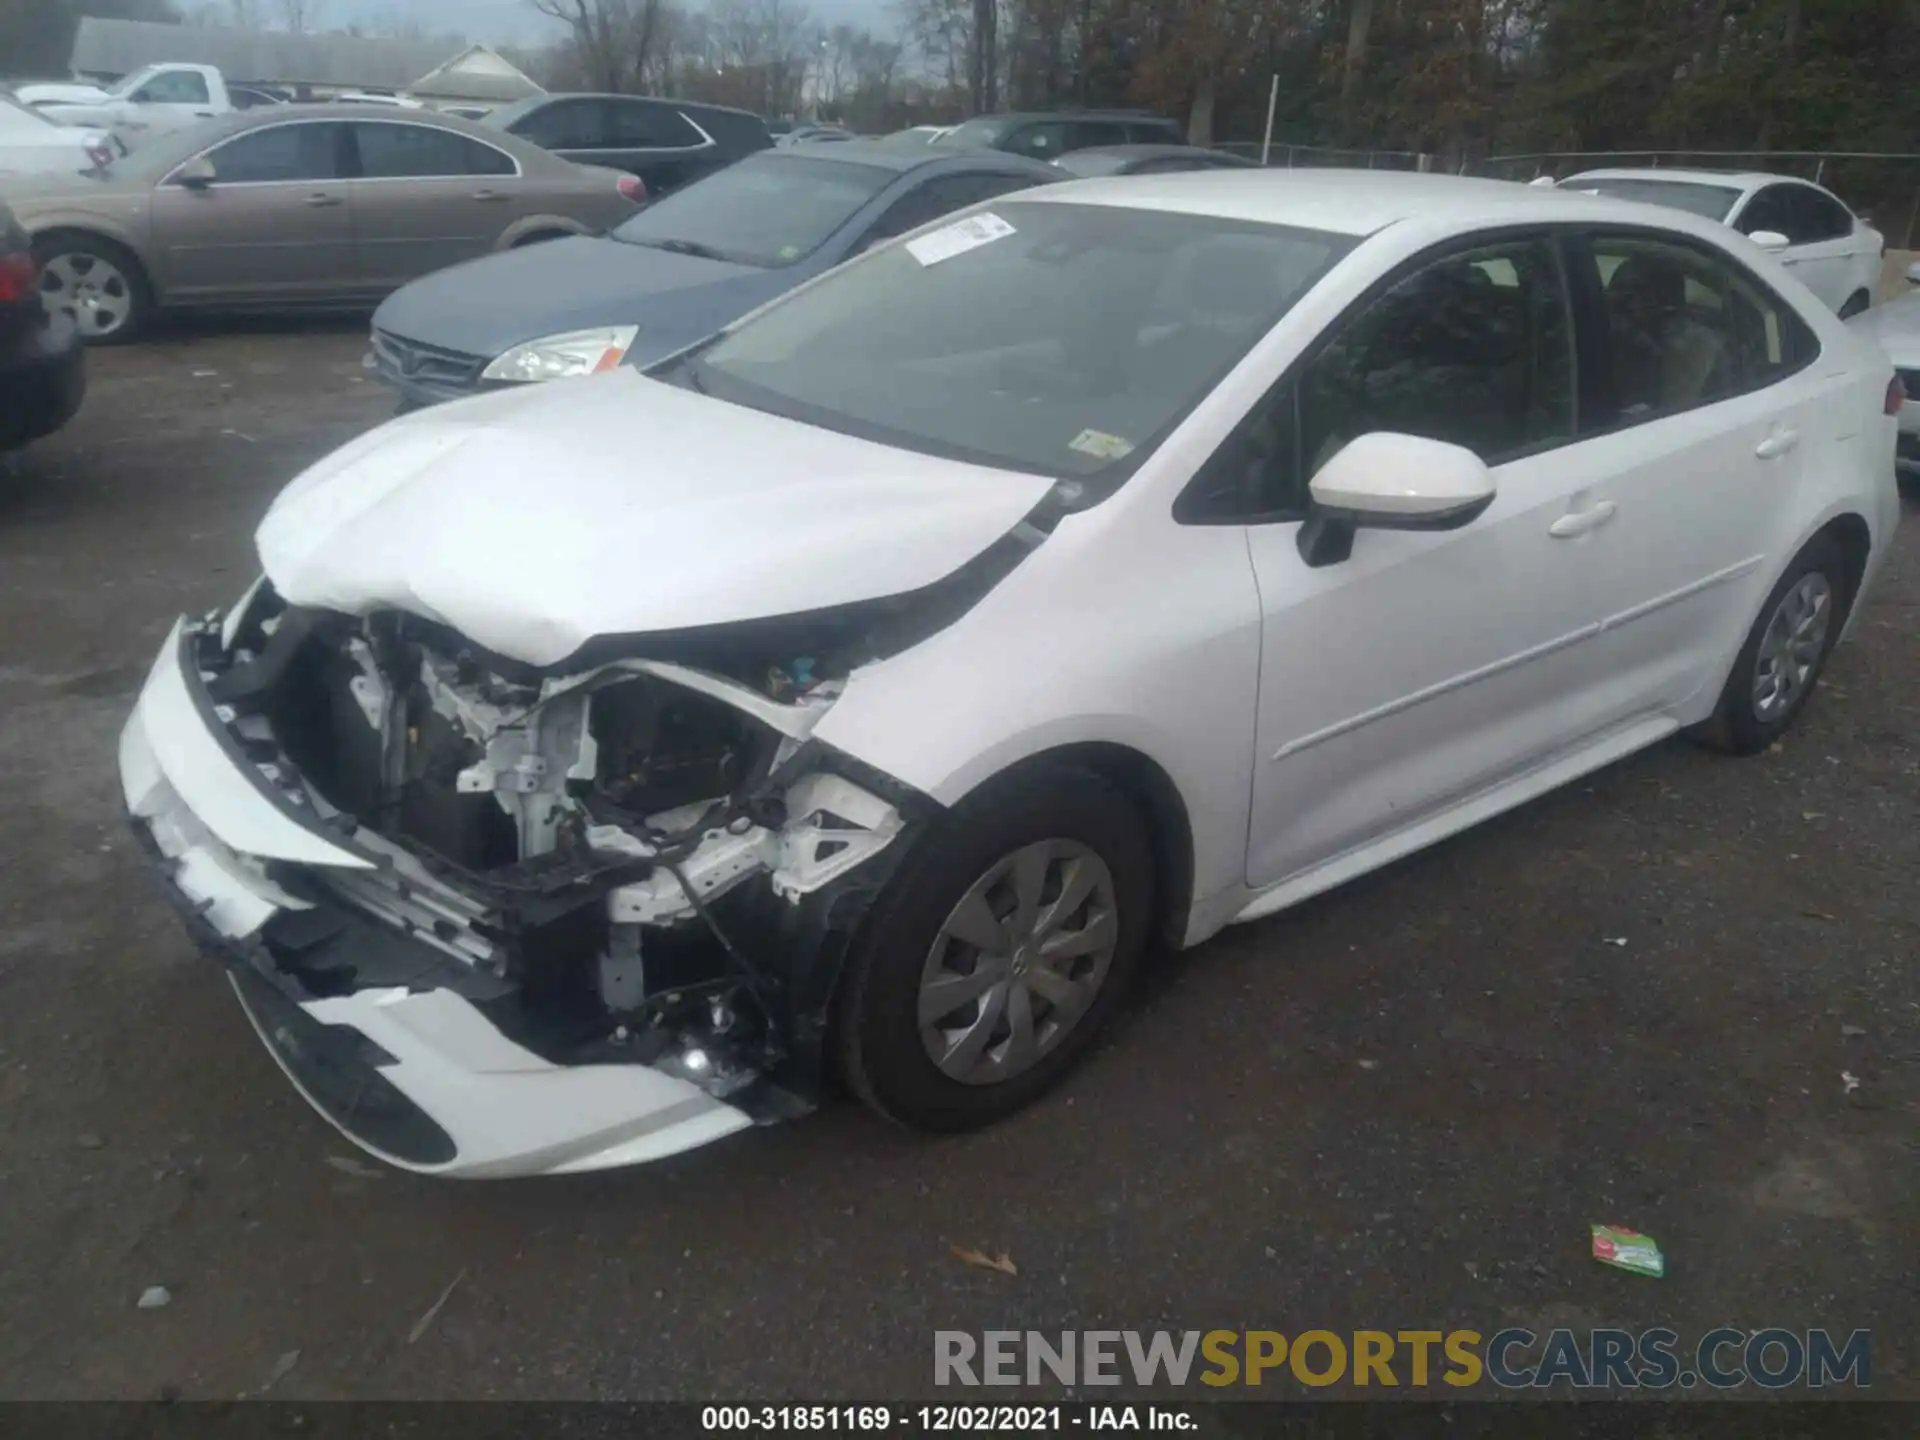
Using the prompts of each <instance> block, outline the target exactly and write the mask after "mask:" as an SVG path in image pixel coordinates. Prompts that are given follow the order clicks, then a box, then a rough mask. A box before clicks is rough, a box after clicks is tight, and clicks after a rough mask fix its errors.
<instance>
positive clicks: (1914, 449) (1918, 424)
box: [1848, 264, 1920, 479]
mask: <svg viewBox="0 0 1920 1440" xmlns="http://www.w3.org/2000/svg"><path fill="white" fill-rule="evenodd" d="M1907 283H1908V285H1910V286H1914V287H1920V264H1914V265H1910V266H1908V267H1907ZM1848 323H1849V324H1851V325H1852V326H1853V328H1854V329H1855V330H1857V331H1859V332H1860V333H1861V334H1863V335H1867V336H1871V337H1872V339H1873V341H1874V343H1875V344H1877V345H1878V346H1879V347H1880V348H1881V350H1883V351H1884V352H1885V353H1886V355H1887V358H1888V359H1890V360H1891V361H1892V362H1893V366H1894V369H1895V370H1896V371H1898V372H1899V375H1900V380H1901V383H1902V384H1903V385H1904V386H1905V387H1906V392H1907V399H1906V403H1905V404H1904V405H1902V406H1901V407H1900V441H1899V448H1898V450H1897V451H1896V453H1895V459H1894V465H1895V466H1896V468H1897V469H1898V470H1899V472H1900V473H1901V474H1902V475H1903V476H1906V477H1908V478H1910V479H1920V288H1915V289H1911V290H1909V291H1908V292H1907V293H1906V294H1905V295H1902V296H1900V297H1899V298H1898V299H1897V300H1889V301H1888V302H1887V303H1886V304H1884V305H1876V306H1874V307H1873V309H1871V310H1869V311H1867V312H1866V313H1865V314H1864V315H1856V316H1855V317H1854V318H1853V319H1852V320H1851V321H1849V322H1848Z"/></svg>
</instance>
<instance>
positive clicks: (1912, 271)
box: [1907, 260, 1920, 285]
mask: <svg viewBox="0 0 1920 1440" xmlns="http://www.w3.org/2000/svg"><path fill="white" fill-rule="evenodd" d="M1907 283H1908V284H1909V285H1920V260H1917V261H1915V262H1914V263H1913V264H1911V265H1909V266H1907Z"/></svg>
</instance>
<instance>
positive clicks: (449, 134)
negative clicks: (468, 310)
mask: <svg viewBox="0 0 1920 1440" xmlns="http://www.w3.org/2000/svg"><path fill="white" fill-rule="evenodd" d="M352 129H353V143H354V146H355V149H356V151H357V154H358V170H357V174H356V176H355V178H354V179H353V180H352V182H351V183H350V185H349V187H348V188H349V190H350V191H351V193H352V197H353V225H354V231H355V234H356V236H357V241H358V249H359V264H358V269H359V276H360V279H361V281H362V283H363V285H364V288H366V289H367V290H369V291H371V292H377V293H385V292H386V291H389V290H397V289H398V288H399V287H400V286H402V285H404V284H406V283H407V282H408V281H409V280H412V279H415V278H416V277H418V276H421V275H425V274H428V273H429V272H431V271H434V270H440V269H444V268H445V267H446V266H448V265H455V264H458V263H459V262H460V261H462V260H471V259H473V258H475V257H476V256H479V255H485V254H486V253H487V252H488V251H490V250H492V249H493V248H494V246H495V245H496V244H497V243H498V241H499V239H500V237H501V235H502V234H504V233H505V231H506V230H507V228H508V227H509V226H510V225H512V224H513V222H514V221H515V220H517V219H519V218H520V217H521V215H522V214H523V213H525V209H526V198H527V195H528V190H527V188H526V187H525V186H524V185H523V184H522V183H521V181H520V175H519V168H520V167H519V166H518V164H517V163H515V161H514V159H513V157H512V156H511V155H509V154H507V153H506V151H504V150H496V149H495V148H494V147H493V146H491V145H487V144H484V143H483V142H481V141H479V140H475V139H473V138H471V137H470V136H466V135H462V134H459V133H458V132H456V131H453V130H443V129H440V128H439V127H437V126H432V125H422V124H415V123H411V122H409V121H405V120H356V121H354V122H353V126H352Z"/></svg>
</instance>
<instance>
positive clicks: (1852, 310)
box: [1840, 290, 1873, 320]
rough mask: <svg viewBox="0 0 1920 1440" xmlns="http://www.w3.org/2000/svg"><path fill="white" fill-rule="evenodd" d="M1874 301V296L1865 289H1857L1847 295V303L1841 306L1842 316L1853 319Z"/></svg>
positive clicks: (1844, 318)
mask: <svg viewBox="0 0 1920 1440" xmlns="http://www.w3.org/2000/svg"><path fill="white" fill-rule="evenodd" d="M1872 303H1873V297H1872V296H1871V295H1869V294H1867V292H1866V291H1864V290H1856V291H1854V292H1853V294H1851V295H1849V296H1848V297H1847V303H1846V304H1844V305H1842V306H1841V307H1840V318H1841V319H1842V320H1851V319H1852V318H1853V317H1854V316H1856V315H1858V314H1859V313H1860V312H1861V311H1863V310H1865V309H1866V308H1867V307H1868V306H1869V305H1871V304H1872Z"/></svg>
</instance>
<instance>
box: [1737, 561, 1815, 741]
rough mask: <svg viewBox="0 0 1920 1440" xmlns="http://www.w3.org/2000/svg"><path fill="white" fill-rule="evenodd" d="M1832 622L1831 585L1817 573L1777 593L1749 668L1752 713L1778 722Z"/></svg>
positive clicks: (1808, 676)
mask: <svg viewBox="0 0 1920 1440" xmlns="http://www.w3.org/2000/svg"><path fill="white" fill-rule="evenodd" d="M1832 620H1833V586H1831V585H1830V584H1828V583H1827V577H1826V576H1824V575H1822V574H1820V573H1819V572H1817V571H1816V572H1815V573H1813V574H1811V575H1803V576H1801V577H1800V582H1799V583H1798V584H1797V585H1795V586H1794V587H1793V588H1792V589H1791V590H1789V591H1787V593H1786V594H1785V595H1783V596H1781V597H1780V604H1779V606H1778V607H1777V608H1776V609H1775V610H1774V612H1773V617H1772V618H1771V619H1770V620H1768V621H1767V631H1766V634H1764V635H1762V636H1761V637H1760V654H1759V656H1758V660H1757V663H1756V664H1755V667H1754V674H1753V713H1754V714H1755V715H1757V716H1759V717H1760V719H1762V720H1769V721H1771V720H1778V719H1779V718H1780V717H1781V716H1782V715H1785V714H1787V713H1788V712H1789V711H1790V710H1792V709H1793V707H1794V706H1796V705H1798V704H1799V703H1800V700H1801V698H1802V697H1803V696H1804V695H1805V694H1806V693H1807V686H1808V684H1809V683H1810V682H1811V681H1812V679H1813V669H1814V666H1816V665H1818V664H1819V663H1820V656H1821V654H1822V653H1823V652H1824V651H1825V650H1826V647H1827V626H1828V625H1829V624H1831V623H1832Z"/></svg>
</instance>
